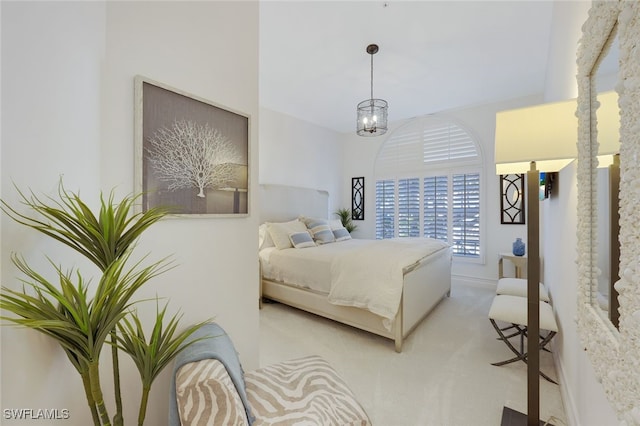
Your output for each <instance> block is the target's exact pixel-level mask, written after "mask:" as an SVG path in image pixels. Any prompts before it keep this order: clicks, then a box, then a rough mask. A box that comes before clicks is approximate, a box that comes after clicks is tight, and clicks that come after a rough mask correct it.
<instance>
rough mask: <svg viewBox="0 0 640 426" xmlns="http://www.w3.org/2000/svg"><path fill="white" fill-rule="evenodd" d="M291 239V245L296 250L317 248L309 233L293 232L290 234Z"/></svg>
mask: <svg viewBox="0 0 640 426" xmlns="http://www.w3.org/2000/svg"><path fill="white" fill-rule="evenodd" d="M289 239H290V240H291V244H293V246H294V247H295V248H305V247H315V246H316V243H315V242H314V241H313V238H311V234H310V233H309V231H304V232H293V233H291V234H289Z"/></svg>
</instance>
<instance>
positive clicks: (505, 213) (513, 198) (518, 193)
mask: <svg viewBox="0 0 640 426" xmlns="http://www.w3.org/2000/svg"><path fill="white" fill-rule="evenodd" d="M524 216H525V214H524V174H512V175H500V223H501V224H503V225H524V223H525V218H524Z"/></svg>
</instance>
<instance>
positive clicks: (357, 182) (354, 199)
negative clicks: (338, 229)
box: [351, 176, 364, 220]
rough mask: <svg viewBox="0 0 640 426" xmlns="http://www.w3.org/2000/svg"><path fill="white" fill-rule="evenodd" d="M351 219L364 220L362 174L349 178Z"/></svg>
mask: <svg viewBox="0 0 640 426" xmlns="http://www.w3.org/2000/svg"><path fill="white" fill-rule="evenodd" d="M351 219H352V220H364V176H362V177H354V178H351Z"/></svg>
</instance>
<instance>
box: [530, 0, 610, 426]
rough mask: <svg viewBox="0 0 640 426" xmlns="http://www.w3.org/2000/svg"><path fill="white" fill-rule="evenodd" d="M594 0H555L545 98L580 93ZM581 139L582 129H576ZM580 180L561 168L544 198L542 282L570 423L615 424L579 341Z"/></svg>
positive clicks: (570, 168)
mask: <svg viewBox="0 0 640 426" xmlns="http://www.w3.org/2000/svg"><path fill="white" fill-rule="evenodd" d="M589 7H590V2H556V3H555V4H554V20H553V26H552V31H551V32H552V35H554V36H555V37H554V38H553V42H552V44H551V46H550V54H549V59H548V62H549V65H548V68H547V69H548V71H547V80H546V89H547V90H546V91H545V101H547V102H553V101H557V100H562V99H568V98H573V97H576V96H577V93H578V91H577V83H576V79H575V76H576V74H577V68H576V49H577V45H578V40H579V38H580V37H581V35H582V32H581V27H582V24H583V23H584V22H585V21H586V19H587V16H588V10H589ZM576 140H577V131H576ZM577 208H578V207H577V180H576V164H575V162H574V163H572V164H571V165H570V166H568V167H566V168H565V169H563V170H562V171H561V172H560V173H559V179H558V185H557V191H556V193H555V195H554V196H553V197H552V198H550V199H549V200H547V201H545V202H543V203H541V214H540V215H541V219H542V221H543V222H544V226H543V228H542V230H543V231H542V232H543V234H544V236H543V242H542V244H543V245H542V246H541V252H542V253H543V254H544V258H545V263H544V271H543V274H544V275H543V281H544V282H545V284H546V285H547V286H548V287H549V291H550V292H551V297H552V299H553V303H554V307H555V312H556V317H557V321H558V326H559V328H560V333H559V334H558V336H556V337H555V338H554V342H553V350H554V357H555V359H556V366H557V368H558V372H559V374H560V379H561V380H560V384H561V390H562V394H563V400H564V404H565V411H566V412H567V417H568V421H569V424H570V425H576V426H577V425H580V426H599V425H614V424H617V423H618V421H617V419H616V415H615V413H614V411H613V409H612V407H611V405H610V404H609V402H608V401H607V397H606V395H605V393H604V390H603V389H602V386H601V385H600V383H598V381H597V380H596V378H595V374H594V371H593V368H592V366H591V363H590V361H589V358H588V355H587V353H586V352H585V351H584V347H583V346H582V344H581V343H580V338H579V335H578V331H577V327H576V323H575V318H576V311H577V280H578V272H577V265H576V260H577V247H576V244H577V237H576V232H577V214H576V212H577Z"/></svg>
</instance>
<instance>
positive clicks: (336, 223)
mask: <svg viewBox="0 0 640 426" xmlns="http://www.w3.org/2000/svg"><path fill="white" fill-rule="evenodd" d="M329 228H331V230H332V231H335V230H336V229H340V228H344V226H343V225H342V221H341V220H340V219H331V220H330V221H329Z"/></svg>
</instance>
